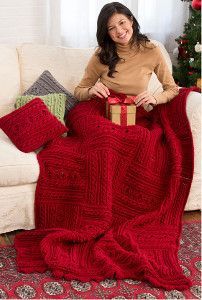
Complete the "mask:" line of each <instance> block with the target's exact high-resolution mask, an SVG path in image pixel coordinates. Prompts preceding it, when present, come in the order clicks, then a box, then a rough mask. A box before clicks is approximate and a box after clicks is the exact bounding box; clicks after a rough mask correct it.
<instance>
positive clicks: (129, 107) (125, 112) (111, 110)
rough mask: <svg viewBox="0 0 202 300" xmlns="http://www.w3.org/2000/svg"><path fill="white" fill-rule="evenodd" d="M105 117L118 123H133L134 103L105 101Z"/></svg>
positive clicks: (134, 119)
mask: <svg viewBox="0 0 202 300" xmlns="http://www.w3.org/2000/svg"><path fill="white" fill-rule="evenodd" d="M106 114H107V117H108V118H109V119H110V120H111V121H112V122H113V123H115V124H118V125H126V126H129V125H135V123H136V105H135V104H124V103H120V104H110V103H108V102H107V103H106Z"/></svg>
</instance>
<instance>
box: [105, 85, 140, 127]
mask: <svg viewBox="0 0 202 300" xmlns="http://www.w3.org/2000/svg"><path fill="white" fill-rule="evenodd" d="M135 98H136V96H131V97H127V96H126V95H125V94H122V93H118V94H117V93H115V92H114V91H112V90H110V95H109V96H108V98H107V103H108V104H109V105H114V104H118V105H120V106H121V115H120V118H121V125H127V105H129V104H132V103H133V104H134V100H135ZM109 117H110V109H109V107H108V118H109Z"/></svg>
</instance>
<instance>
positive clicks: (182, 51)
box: [173, 0, 201, 87]
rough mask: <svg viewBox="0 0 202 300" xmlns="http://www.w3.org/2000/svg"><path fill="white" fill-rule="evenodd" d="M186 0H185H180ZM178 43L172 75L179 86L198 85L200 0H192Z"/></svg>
mask: <svg viewBox="0 0 202 300" xmlns="http://www.w3.org/2000/svg"><path fill="white" fill-rule="evenodd" d="M181 1H187V0H181ZM176 42H177V43H178V64H177V66H173V77H174V79H175V81H176V83H177V84H178V85H179V86H184V87H190V86H196V85H197V86H198V87H200V85H201V84H200V78H201V0H193V1H191V5H190V17H189V20H188V22H187V23H185V25H184V32H183V35H181V36H179V37H178V38H177V39H176Z"/></svg>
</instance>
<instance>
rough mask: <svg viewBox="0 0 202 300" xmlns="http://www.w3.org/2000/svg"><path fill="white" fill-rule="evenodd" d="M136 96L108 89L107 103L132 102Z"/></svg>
mask: <svg viewBox="0 0 202 300" xmlns="http://www.w3.org/2000/svg"><path fill="white" fill-rule="evenodd" d="M135 98H136V96H131V97H127V96H126V95H125V94H122V93H118V94H116V93H115V92H114V91H112V90H110V95H109V96H108V98H107V102H108V103H109V104H131V103H134V100H135Z"/></svg>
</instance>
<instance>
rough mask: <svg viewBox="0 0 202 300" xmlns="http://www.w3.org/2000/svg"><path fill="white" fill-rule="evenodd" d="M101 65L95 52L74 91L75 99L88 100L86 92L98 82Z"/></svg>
mask: <svg viewBox="0 0 202 300" xmlns="http://www.w3.org/2000/svg"><path fill="white" fill-rule="evenodd" d="M100 65H101V63H100V62H99V59H98V57H97V55H96V52H95V53H94V54H93V55H92V57H91V58H90V60H89V62H88V65H87V67H86V68H85V72H84V75H83V78H82V80H81V81H80V83H79V84H78V86H77V87H76V88H75V90H74V95H75V97H76V98H77V99H78V100H80V101H82V100H88V98H89V96H88V90H89V89H90V88H91V87H92V86H93V85H94V84H95V83H96V82H97V81H98V79H99V78H100V76H101V67H100Z"/></svg>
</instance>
